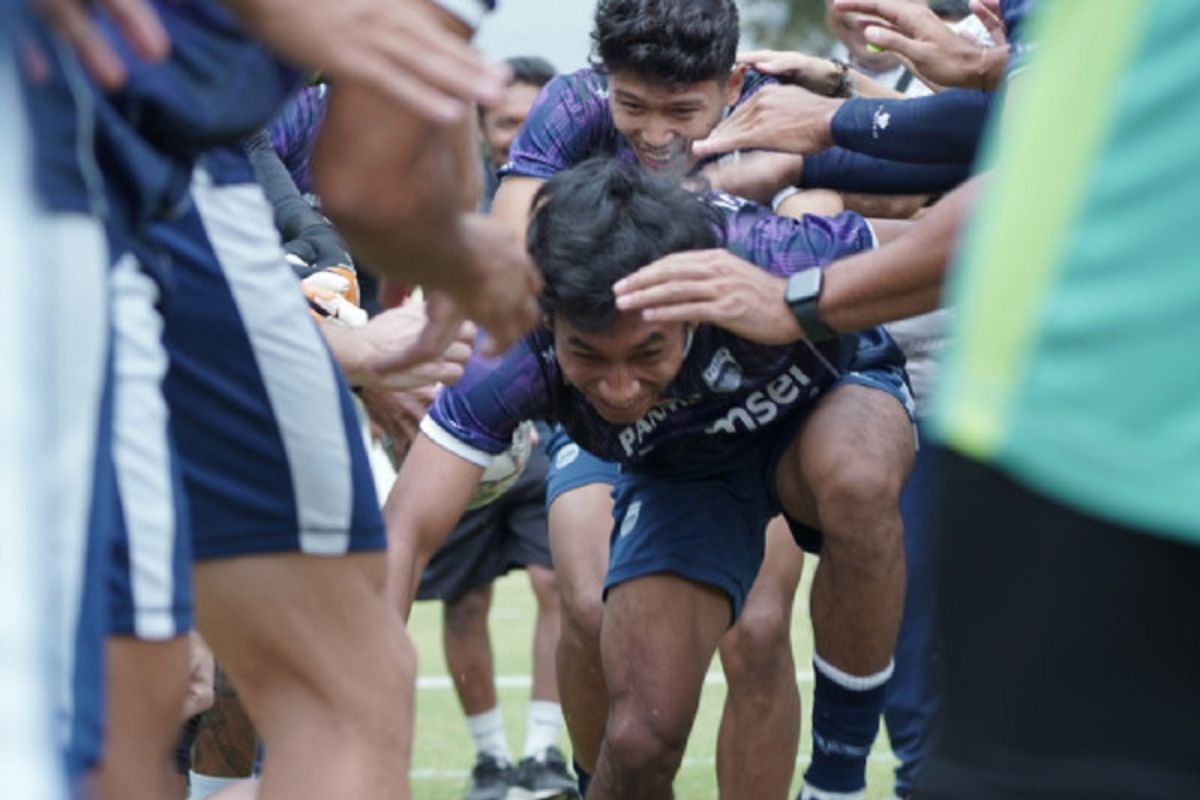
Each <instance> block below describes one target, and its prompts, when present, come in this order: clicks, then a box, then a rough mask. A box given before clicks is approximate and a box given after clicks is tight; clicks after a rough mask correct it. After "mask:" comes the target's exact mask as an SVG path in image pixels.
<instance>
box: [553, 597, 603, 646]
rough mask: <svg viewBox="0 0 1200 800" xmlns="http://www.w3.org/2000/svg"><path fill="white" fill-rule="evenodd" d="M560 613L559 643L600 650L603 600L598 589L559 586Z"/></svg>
mask: <svg viewBox="0 0 1200 800" xmlns="http://www.w3.org/2000/svg"><path fill="white" fill-rule="evenodd" d="M560 587H561V588H562V589H563V591H562V592H561V593H560V595H559V597H560V598H561V611H562V637H561V639H560V641H561V642H563V643H565V644H566V646H567V647H584V648H587V649H589V650H596V651H598V650H599V648H600V622H601V621H602V620H603V618H604V598H603V596H602V590H601V589H600V587H598V586H596V587H590V586H589V587H587V588H586V589H581V588H580V587H566V586H564V585H562V584H560Z"/></svg>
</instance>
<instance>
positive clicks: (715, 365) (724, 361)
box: [702, 347, 742, 394]
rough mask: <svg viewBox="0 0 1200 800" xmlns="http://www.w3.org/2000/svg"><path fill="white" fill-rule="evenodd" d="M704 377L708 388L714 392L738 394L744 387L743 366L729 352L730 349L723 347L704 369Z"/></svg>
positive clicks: (714, 354)
mask: <svg viewBox="0 0 1200 800" xmlns="http://www.w3.org/2000/svg"><path fill="white" fill-rule="evenodd" d="M702 377H703V378H704V382H705V383H706V384H707V385H708V388H710V389H712V390H713V391H714V392H717V393H719V394H729V393H731V392H736V391H737V390H738V389H739V388H741V385H742V365H741V364H739V363H738V362H737V359H735V358H734V357H733V354H732V353H730V352H729V348H727V347H722V348H721V349H720V350H718V351H717V352H715V353H713V357H712V361H710V362H709V364H708V366H707V367H705V368H704V374H703V376H702Z"/></svg>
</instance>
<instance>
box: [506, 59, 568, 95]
mask: <svg viewBox="0 0 1200 800" xmlns="http://www.w3.org/2000/svg"><path fill="white" fill-rule="evenodd" d="M504 63H506V64H508V67H509V69H511V70H512V80H510V81H509V83H523V84H526V85H528V86H537V87H539V88H540V87H542V86H545V85H546V84H547V83H549V82H550V81H551V80H552V79H553V78H554V76H555V75H557V74H558V70H556V69H555V68H554V65H553V64H551V63H550V62H549V61H547V60H546V59H544V58H542V57H541V56H512V57H511V58H506V59H504Z"/></svg>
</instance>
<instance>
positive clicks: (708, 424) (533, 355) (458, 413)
mask: <svg viewBox="0 0 1200 800" xmlns="http://www.w3.org/2000/svg"><path fill="white" fill-rule="evenodd" d="M706 202H711V203H713V204H714V205H715V206H716V208H717V209H719V210H720V212H721V215H722V217H723V219H724V232H723V233H724V236H725V240H726V246H727V247H728V248H729V249H730V250H731V251H732V252H734V253H736V254H738V255H740V256H742V257H743V258H746V259H747V260H750V261H752V262H754V263H755V264H758V265H759V266H761V267H763V268H764V269H766V270H767V271H769V272H771V273H773V274H776V275H781V276H786V275H791V274H793V273H795V272H798V271H800V270H803V269H811V268H815V267H819V266H822V265H824V264H827V263H829V262H830V261H832V260H834V259H837V258H842V257H844V256H848V255H851V254H853V253H857V252H860V251H862V250H866V249H869V248H870V247H872V246H873V244H874V234H873V232H872V231H871V228H870V226H869V225H868V224H867V222H866V220H864V219H863V218H862V217H860V216H859V215H857V214H854V213H852V212H846V213H843V214H840V215H838V216H837V217H833V218H825V217H815V216H806V217H804V218H803V219H801V220H795V219H791V218H788V217H778V216H776V215H774V214H772V213H771V212H770V210H769V209H767V208H764V207H763V206H760V205H757V204H755V203H751V202H748V201H744V200H741V199H738V198H734V197H730V196H728V195H714V196H711V197H709V198H707V200H706ZM903 363H904V357H903V355H901V353H900V351H899V349H898V348H897V347H896V345H895V343H894V342H893V341H892V340H891V338H890V337H889V336H888V335H887V334H886V333H884V332H883V330H882V329H879V328H877V329H873V330H870V331H866V332H864V333H862V334H858V335H851V336H842V337H840V338H838V339H835V340H831V341H826V342H820V343H814V342H809V341H800V342H795V343H793V344H789V345H780V346H766V345H761V344H755V343H753V342H749V341H747V340H745V339H742V338H740V337H738V336H736V335H734V334H732V333H730V332H728V331H726V330H724V329H722V328H718V327H716V326H713V325H700V326H698V327H697V328H696V330H695V332H694V335H693V337H692V340H691V342H690V343H689V346H688V351H687V354H686V356H685V358H684V361H683V366H682V367H681V369H680V371H679V374H678V375H677V376H676V377H675V379H674V380H673V381H672V382H671V384H670V385H669V386H668V388H667V391H666V393H665V397H664V398H663V399H662V400H661V401H660V402H659V403H658V404H657V405H656V406H655V407H654V408H653V409H651V411H650V412H649V413H648V414H647V415H646V416H645V417H643V418H642V419H641V420H639V421H637V422H636V423H633V424H631V425H614V424H612V423H609V422H606V421H605V420H604V419H603V418H602V417H601V416H600V415H599V414H598V413H596V411H595V409H593V408H592V406H591V404H590V403H588V402H587V400H586V399H585V398H584V396H583V395H582V394H581V393H580V392H579V391H578V390H577V389H575V388H574V387H573V386H571V385H570V384H569V383H568V382H567V381H566V379H565V377H564V376H563V374H562V372H561V370H560V368H559V366H558V362H557V360H556V359H555V355H554V335H553V332H552V331H551V330H550V329H549V328H547V327H544V326H543V327H539V328H538V329H537V330H535V331H534V332H533V333H532V334H531V335H530V336H528V337H526V338H525V339H524V340H523V341H522V342H520V343H519V344H518V345H517V346H515V347H514V348H513V349H512V350H511V351H509V353H508V354H507V355H506V356H505V358H504V359H503V361H501V362H500V364H499V365H498V366H496V367H495V368H494V369H490V370H489V369H487V368H486V367H485V366H484V365H482V364H478V365H473V368H471V369H468V371H467V374H466V375H464V377H463V379H462V380H461V381H460V382H459V383H457V384H456V385H454V386H451V387H448V388H447V389H445V390H443V391H442V392H441V393H440V394H439V395H438V397H437V400H436V401H435V402H434V404H433V406H432V407H431V408H430V411H429V415H428V416H427V417H426V418H425V420H424V421H423V422H422V424H421V430H422V431H423V432H424V433H425V434H426V435H427V436H429V437H430V438H431V439H433V440H434V441H435V442H437V443H438V444H440V445H441V446H443V447H445V448H447V449H448V450H450V451H451V452H454V453H456V454H457V455H459V456H461V457H462V458H465V459H467V460H468V461H471V462H473V463H476V464H479V465H481V466H484V465H486V464H487V463H488V460H489V458H490V456H491V455H494V454H496V453H500V452H502V451H504V450H505V449H506V448H507V447H508V445H509V441H510V439H511V437H512V433H513V430H514V429H515V428H516V426H517V425H518V424H519V423H520V422H521V421H522V420H526V419H545V420H547V421H550V422H558V423H561V424H562V425H563V427H564V429H565V430H566V432H567V434H568V435H569V436H570V437H571V438H572V439H574V440H575V441H576V442H578V443H579V444H580V445H581V446H582V447H584V448H585V449H587V450H588V451H590V452H591V453H593V454H594V455H596V456H598V457H599V458H602V459H605V460H609V461H616V462H618V463H621V464H623V465H628V466H639V467H646V468H661V467H666V468H671V467H673V466H674V465H680V466H682V465H694V464H696V463H697V462H703V463H714V462H715V461H716V460H719V459H725V458H731V457H733V456H735V455H737V454H739V453H740V452H742V451H744V450H745V449H746V448H748V447H752V446H755V445H756V444H757V443H758V442H759V441H761V440H760V439H758V436H757V435H747V434H759V433H763V432H768V431H770V430H772V428H773V427H774V426H775V425H777V424H778V423H779V422H781V421H783V420H786V419H788V418H789V417H791V416H792V415H793V414H794V412H796V411H798V410H801V409H803V408H805V407H807V406H808V405H809V404H811V403H812V402H813V401H814V400H815V399H816V398H817V397H818V396H819V395H820V394H821V393H822V392H823V391H824V390H826V389H827V388H828V387H830V386H831V385H833V384H834V383H835V382H836V381H838V380H839V379H840V378H842V377H843V376H845V375H846V374H847V373H849V372H852V371H857V370H864V369H869V368H871V367H875V366H887V365H896V366H898V365H901V364H903ZM716 463H719V462H716Z"/></svg>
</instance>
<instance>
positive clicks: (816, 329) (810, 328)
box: [783, 268, 839, 342]
mask: <svg viewBox="0 0 1200 800" xmlns="http://www.w3.org/2000/svg"><path fill="white" fill-rule="evenodd" d="M824 280H825V273H824V272H822V271H821V270H820V269H819V268H812V269H805V270H801V271H800V272H797V273H795V274H793V275H792V276H791V277H789V278H788V282H787V291H785V292H784V294H783V299H784V301H785V302H786V303H787V304H788V308H790V309H791V310H792V314H793V315H794V316H795V317H796V321H797V322H799V323H800V328H801V329H802V330H803V331H804V335H805V336H806V337H807V338H808V339H810V340H811V341H814V342H820V341H824V340H825V339H836V338H837V337H838V335H839V334H838V332H837V331H835V330H834V329H833V328H831V327H829V326H828V325H826V324H825V323H824V322H822V321H821V317H820V315H819V314H817V300H818V299H820V297H821V288H822V286H824Z"/></svg>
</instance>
